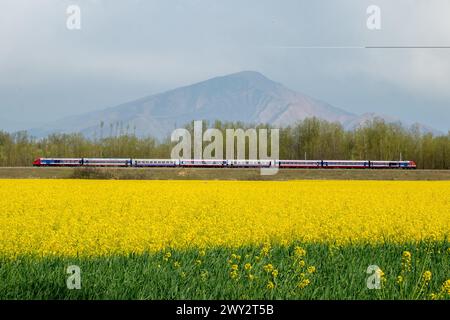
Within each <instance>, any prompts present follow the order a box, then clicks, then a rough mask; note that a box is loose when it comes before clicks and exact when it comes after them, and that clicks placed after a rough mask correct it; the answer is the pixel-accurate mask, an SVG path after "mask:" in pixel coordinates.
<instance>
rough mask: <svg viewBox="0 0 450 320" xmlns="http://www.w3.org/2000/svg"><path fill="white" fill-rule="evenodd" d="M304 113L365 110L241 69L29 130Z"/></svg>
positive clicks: (288, 119)
mask: <svg viewBox="0 0 450 320" xmlns="http://www.w3.org/2000/svg"><path fill="white" fill-rule="evenodd" d="M307 117H317V118H320V119H324V120H327V121H333V122H334V121H337V122H340V123H342V124H343V125H344V126H345V127H347V128H349V127H351V126H355V125H358V124H361V123H362V121H363V120H364V119H366V118H368V115H366V116H365V117H362V118H361V117H360V116H358V115H355V114H352V113H349V112H347V111H345V110H342V109H339V108H336V107H333V106H331V105H330V104H328V103H326V102H323V101H320V100H317V99H314V98H311V97H308V96H306V95H304V94H301V93H298V92H295V91H293V90H291V89H288V88H286V87H285V86H283V85H282V84H280V83H277V82H275V81H272V80H270V79H268V78H266V77H265V76H264V75H262V74H261V73H258V72H254V71H243V72H239V73H235V74H231V75H227V76H222V77H216V78H213V79H210V80H206V81H203V82H199V83H196V84H193V85H189V86H185V87H181V88H178V89H174V90H171V91H167V92H164V93H160V94H156V95H151V96H147V97H144V98H141V99H138V100H135V101H131V102H128V103H124V104H121V105H119V106H116V107H112V108H107V109H104V110H101V111H96V112H91V113H87V114H82V115H79V116H72V117H68V118H64V119H61V120H59V121H56V122H53V123H49V124H47V125H45V126H43V127H41V128H37V129H32V130H30V132H31V134H32V135H34V136H37V137H42V136H46V135H48V134H50V133H56V132H58V133H63V132H65V133H68V132H80V133H83V134H84V135H86V136H89V137H93V136H95V135H96V136H97V137H99V136H101V135H102V136H108V135H109V134H110V133H111V132H117V131H122V132H125V131H128V132H135V133H136V134H137V135H138V136H147V135H151V136H154V137H157V138H163V137H166V136H168V135H169V134H170V133H171V132H172V130H174V129H175V128H178V127H183V126H184V125H185V124H187V123H190V122H192V121H193V120H208V121H210V122H213V121H214V120H221V121H241V122H244V123H254V124H258V123H268V124H271V125H274V126H286V125H290V124H293V123H295V122H297V121H299V120H302V119H305V118H307ZM101 123H103V124H104V125H103V128H101V125H100V124H101ZM119 127H121V128H122V129H121V130H120V129H119Z"/></svg>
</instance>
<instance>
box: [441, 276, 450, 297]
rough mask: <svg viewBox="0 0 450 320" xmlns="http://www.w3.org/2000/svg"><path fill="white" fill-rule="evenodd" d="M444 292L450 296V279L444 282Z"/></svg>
mask: <svg viewBox="0 0 450 320" xmlns="http://www.w3.org/2000/svg"><path fill="white" fill-rule="evenodd" d="M442 291H443V292H445V293H447V294H449V295H450V279H449V280H446V281H445V282H444V284H443V285H442Z"/></svg>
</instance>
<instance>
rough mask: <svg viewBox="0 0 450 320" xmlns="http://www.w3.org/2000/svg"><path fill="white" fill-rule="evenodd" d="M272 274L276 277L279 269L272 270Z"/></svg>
mask: <svg viewBox="0 0 450 320" xmlns="http://www.w3.org/2000/svg"><path fill="white" fill-rule="evenodd" d="M272 276H273V277H274V278H276V277H278V270H277V269H275V270H273V271H272Z"/></svg>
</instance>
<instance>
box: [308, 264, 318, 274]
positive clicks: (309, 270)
mask: <svg viewBox="0 0 450 320" xmlns="http://www.w3.org/2000/svg"><path fill="white" fill-rule="evenodd" d="M314 272H316V267H314V266H310V267H308V273H314Z"/></svg>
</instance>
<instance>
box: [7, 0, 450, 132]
mask: <svg viewBox="0 0 450 320" xmlns="http://www.w3.org/2000/svg"><path fill="white" fill-rule="evenodd" d="M74 4H76V5H78V6H79V7H80V9H81V30H76V31H73V30H72V31H70V30H68V29H67V27H66V19H67V14H66V9H67V7H68V6H69V5H74ZM371 4H375V5H378V6H379V7H380V8H381V30H376V31H373V30H372V31H371V30H368V29H367V27H366V20H367V13H366V9H367V7H368V6H369V5H371ZM360 46H362V47H364V46H450V1H448V0H433V1H425V0H423V1H421V0H417V1H414V0H396V1H392V0H384V1H382V0H370V1H366V0H333V1H332V0H315V1H311V0H305V1H301V0H289V1H288V0H220V1H219V0H158V1H155V0H141V1H139V0H126V1H125V0H122V1H119V0H78V1H76V0H72V1H65V0H0V126H3V127H8V126H9V127H14V128H15V127H18V126H34V125H39V124H41V123H44V122H47V121H50V120H54V119H57V118H60V117H63V116H66V115H72V114H78V113H83V112H86V111H93V110H97V109H103V108H105V107H110V106H115V105H117V104H120V103H122V102H126V101H129V100H134V99H136V98H140V97H142V96H146V95H150V94H153V93H158V92H161V91H165V90H169V89H172V88H175V87H178V86H181V85H186V84H191V83H194V82H197V81H201V80H205V79H207V78H211V77H214V76H218V75H225V74H229V73H233V72H238V71H242V70H255V71H259V72H261V73H263V74H265V75H266V76H267V77H269V78H271V79H273V80H275V81H278V82H281V83H283V84H285V85H286V86H288V87H290V88H291V89H294V90H296V91H300V92H302V93H305V94H308V95H310V96H313V97H315V98H319V99H321V100H324V101H327V102H329V103H330V104H332V105H334V106H337V107H340V108H343V109H345V110H348V111H350V112H354V113H357V114H362V113H365V112H377V113H381V114H388V115H391V116H394V117H398V118H401V119H404V120H406V121H411V122H414V121H419V122H422V123H425V124H428V125H431V126H433V127H435V128H437V129H440V130H441V131H444V132H446V131H447V130H449V129H450V125H449V123H450V49H364V48H350V47H360ZM300 47H341V48H300ZM345 47H347V48H345Z"/></svg>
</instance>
